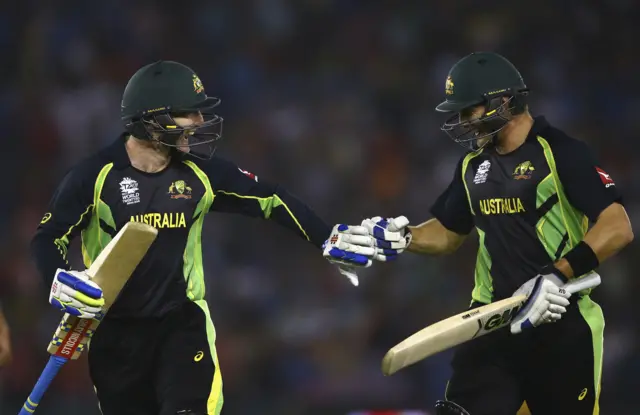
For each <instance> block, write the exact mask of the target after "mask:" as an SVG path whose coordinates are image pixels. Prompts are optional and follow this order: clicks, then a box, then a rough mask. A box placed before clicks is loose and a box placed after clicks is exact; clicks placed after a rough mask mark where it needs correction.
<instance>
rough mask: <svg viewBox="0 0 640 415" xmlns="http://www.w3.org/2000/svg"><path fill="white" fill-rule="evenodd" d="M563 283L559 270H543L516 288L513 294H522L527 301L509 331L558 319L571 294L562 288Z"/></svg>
mask: <svg viewBox="0 0 640 415" xmlns="http://www.w3.org/2000/svg"><path fill="white" fill-rule="evenodd" d="M558 274H559V275H558ZM565 283H566V278H565V277H564V275H562V274H561V273H560V272H559V271H543V274H538V276H536V277H534V278H532V279H530V280H529V281H527V282H525V283H524V284H523V285H522V286H521V287H520V288H518V289H517V290H516V292H514V293H513V295H514V296H516V295H523V294H524V295H526V296H527V301H525V303H524V304H523V305H522V308H521V309H520V311H519V312H518V314H517V315H516V317H515V318H514V320H513V321H512V322H511V333H513V334H517V333H520V332H522V330H523V329H528V328H532V327H538V326H539V325H541V324H544V323H553V322H556V321H558V320H560V319H561V318H562V314H564V313H566V312H567V309H566V307H567V306H568V305H569V297H570V296H571V294H570V293H568V292H567V290H565V289H564V288H562V286H563V285H564V284H565Z"/></svg>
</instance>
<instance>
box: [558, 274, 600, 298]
mask: <svg viewBox="0 0 640 415" xmlns="http://www.w3.org/2000/svg"><path fill="white" fill-rule="evenodd" d="M598 285H600V275H598V274H597V273H596V272H590V273H589V274H587V276H585V277H582V278H578V279H574V280H571V281H569V282H568V283H566V284H565V285H564V289H565V290H567V291H568V292H569V293H570V294H575V293H577V292H578V291H582V290H586V289H587V288H593V287H597V286H598Z"/></svg>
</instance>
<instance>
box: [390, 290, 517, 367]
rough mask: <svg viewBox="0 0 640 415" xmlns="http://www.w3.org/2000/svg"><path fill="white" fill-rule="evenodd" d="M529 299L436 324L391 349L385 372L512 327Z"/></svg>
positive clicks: (487, 307)
mask: <svg viewBox="0 0 640 415" xmlns="http://www.w3.org/2000/svg"><path fill="white" fill-rule="evenodd" d="M526 299H527V298H526V297H525V296H524V295H520V296H517V297H510V298H506V299H504V300H501V301H497V302H495V303H491V304H487V305H485V306H482V307H478V308H475V309H473V310H468V311H465V312H463V313H460V314H456V315H455V316H453V317H449V318H447V319H445V320H442V321H439V322H437V323H434V324H432V325H430V326H428V327H426V328H424V329H422V330H420V331H419V332H417V333H415V334H413V335H411V336H409V337H408V338H406V339H405V340H403V341H402V342H400V343H399V344H397V345H396V346H394V347H393V348H391V349H390V350H389V351H388V352H387V354H386V355H385V356H384V359H383V360H382V373H384V374H385V375H386V376H389V375H392V374H394V373H395V372H397V371H398V370H400V369H403V368H405V367H407V366H410V365H412V364H414V363H416V362H418V361H420V360H422V359H426V358H427V357H429V356H432V355H434V354H436V353H439V352H441V351H443V350H446V349H449V348H451V347H454V346H457V345H459V344H461V343H464V342H467V341H469V340H471V339H473V338H475V337H479V336H483V335H485V334H487V333H490V332H492V331H494V330H497V329H499V328H501V327H504V326H505V325H507V324H509V322H510V321H511V319H512V318H513V316H515V315H516V314H517V312H518V310H519V309H520V307H521V306H522V304H523V303H524V301H525V300H526Z"/></svg>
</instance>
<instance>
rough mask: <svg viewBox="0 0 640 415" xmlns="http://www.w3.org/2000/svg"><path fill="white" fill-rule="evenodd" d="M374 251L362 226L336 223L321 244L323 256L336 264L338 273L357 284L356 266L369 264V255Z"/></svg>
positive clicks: (371, 240) (371, 239)
mask: <svg viewBox="0 0 640 415" xmlns="http://www.w3.org/2000/svg"><path fill="white" fill-rule="evenodd" d="M375 252H376V249H375V248H374V246H373V238H372V237H371V236H370V235H369V232H368V231H367V229H366V228H364V227H362V226H348V225H336V226H334V227H333V230H332V231H331V235H330V236H329V239H327V240H326V241H325V242H324V244H323V245H322V254H323V256H324V257H325V258H326V259H327V260H328V261H329V262H331V263H333V264H336V265H337V266H338V269H339V271H340V273H341V274H343V275H345V276H346V277H347V278H349V280H350V281H351V283H352V284H353V285H358V276H357V275H356V268H366V267H369V266H371V263H372V261H371V257H372V256H373V255H374V253H375Z"/></svg>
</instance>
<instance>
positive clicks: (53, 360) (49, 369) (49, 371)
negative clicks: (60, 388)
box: [18, 356, 69, 415]
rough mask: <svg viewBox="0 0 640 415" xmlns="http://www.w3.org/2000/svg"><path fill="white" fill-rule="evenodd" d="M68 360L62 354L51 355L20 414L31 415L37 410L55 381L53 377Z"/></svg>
mask: <svg viewBox="0 0 640 415" xmlns="http://www.w3.org/2000/svg"><path fill="white" fill-rule="evenodd" d="M68 361H69V359H66V358H64V357H60V356H51V357H50V358H49V362H48V363H47V366H46V367H45V368H44V370H43V371H42V374H41V375H40V378H39V379H38V382H37V383H36V386H34V387H33V390H32V391H31V394H30V395H29V397H28V398H27V401H26V402H25V403H24V405H23V406H22V409H21V410H20V413H19V414H18V415H30V414H32V413H34V412H35V411H36V408H37V407H38V404H39V403H40V399H42V396H43V395H44V393H45V391H46V390H47V388H48V387H49V385H50V384H51V382H52V381H53V378H55V377H56V375H57V374H58V371H59V370H60V368H61V367H62V365H64V364H65V363H67V362H68Z"/></svg>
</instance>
